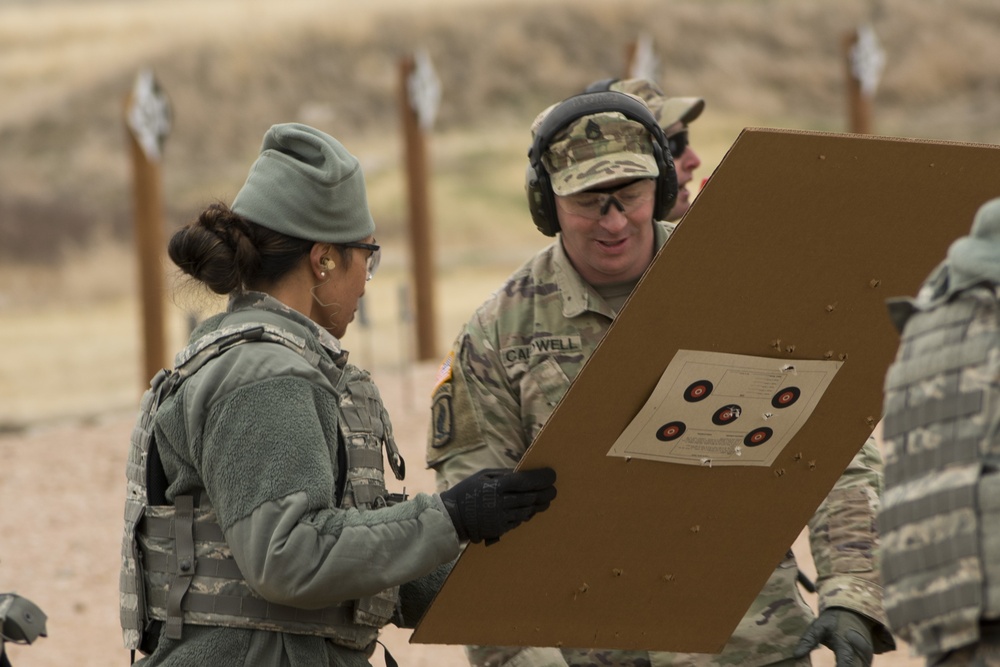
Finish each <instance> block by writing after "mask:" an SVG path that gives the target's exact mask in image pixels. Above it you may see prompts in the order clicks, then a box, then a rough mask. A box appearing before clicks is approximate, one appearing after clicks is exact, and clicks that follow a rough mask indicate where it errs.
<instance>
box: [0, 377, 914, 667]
mask: <svg viewBox="0 0 1000 667" xmlns="http://www.w3.org/2000/svg"><path fill="white" fill-rule="evenodd" d="M435 365H436V364H434V363H425V364H417V365H414V366H412V367H410V368H409V369H408V370H406V371H399V370H397V371H387V372H383V373H380V374H378V375H377V376H376V381H377V382H378V383H379V385H380V387H381V390H382V393H383V397H384V399H385V401H386V403H387V405H388V407H389V411H390V413H391V414H392V416H393V422H394V427H395V430H396V433H397V438H398V440H399V443H400V447H401V448H402V451H403V454H404V457H405V458H406V459H407V460H408V461H409V465H408V466H407V468H408V474H407V480H406V488H407V491H408V492H411V493H412V492H416V491H426V490H431V489H432V488H433V477H432V475H430V474H429V473H428V472H427V471H426V470H424V469H423V466H422V464H421V462H422V460H423V437H424V433H425V432H426V427H427V418H428V416H429V411H428V410H427V402H426V397H427V396H428V393H429V391H430V387H431V384H432V382H433V377H434V371H435ZM131 426H132V413H131V412H130V411H118V412H113V413H109V414H105V415H103V416H101V417H98V418H93V419H89V420H84V421H78V422H75V423H68V424H59V425H52V426H47V427H36V428H33V429H30V430H28V431H26V432H24V433H21V434H9V435H6V436H3V437H0V466H2V467H0V591H11V590H13V591H16V592H18V593H20V594H21V595H24V596H26V597H28V598H30V599H31V600H33V601H34V602H35V603H37V604H38V605H39V606H40V607H41V608H42V609H43V610H44V611H45V613H46V614H47V616H48V623H47V628H48V636H47V637H45V638H42V639H39V640H38V641H37V642H36V643H35V644H33V645H32V646H27V647H25V646H13V647H11V648H10V650H9V654H10V657H11V662H12V664H13V666H14V667H50V666H54V665H66V664H74V665H78V666H79V667H89V666H91V665H93V666H95V667H96V666H98V665H102V666H103V665H114V664H121V665H127V664H128V659H129V658H128V654H127V652H126V651H124V650H123V649H122V648H121V644H120V635H119V629H118V616H117V614H118V563H119V544H120V542H119V540H120V531H121V515H122V502H123V501H122V493H123V489H124V469H125V456H126V449H127V443H128V436H129V432H130V429H131ZM799 547H801V539H800V542H799V543H797V545H796V548H797V550H798V551H799V552H800V553H802V550H801V548H799ZM810 565H811V563H808V562H807V563H806V569H808V568H809V566H810ZM409 636H410V633H409V632H408V631H401V630H398V629H395V628H389V629H387V630H386V631H385V632H384V633H383V637H382V640H383V642H384V643H385V644H386V646H387V647H388V648H389V650H390V651H391V653H392V655H393V656H394V657H395V658H396V659H397V661H398V662H399V664H400V665H403V666H404V667H431V666H436V667H452V666H455V667H458V666H461V665H465V664H467V663H466V662H465V660H464V654H463V652H462V650H461V648H459V647H456V646H431V645H417V644H409V643H408V641H409ZM382 660H383V658H382V653H381V651H379V652H377V653H376V655H375V657H374V659H373V662H374V664H375V665H381V664H382ZM814 664H816V665H817V666H820V667H822V666H827V665H832V664H833V662H832V659H831V656H830V654H829V653H828V652H827V651H825V650H824V651H817V652H816V653H815V654H814ZM920 664H922V663H921V662H920V661H918V660H915V659H912V658H909V657H908V654H907V652H906V649H905V648H903V649H901V650H897V651H895V652H893V653H892V654H887V655H883V656H878V657H877V658H876V660H875V665H876V666H878V667H903V666H913V667H916V666H917V665H920Z"/></svg>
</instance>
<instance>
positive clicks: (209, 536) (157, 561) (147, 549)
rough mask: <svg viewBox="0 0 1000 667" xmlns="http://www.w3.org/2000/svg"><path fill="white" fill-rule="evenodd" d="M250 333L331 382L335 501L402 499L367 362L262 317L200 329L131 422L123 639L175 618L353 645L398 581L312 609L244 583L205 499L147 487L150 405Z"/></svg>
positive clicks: (396, 459) (375, 625)
mask: <svg viewBox="0 0 1000 667" xmlns="http://www.w3.org/2000/svg"><path fill="white" fill-rule="evenodd" d="M254 341H264V342H271V343H280V344H282V345H284V346H286V347H288V348H290V349H292V350H294V351H295V352H297V353H298V354H300V355H301V356H302V357H304V358H305V359H306V360H307V361H308V362H309V363H310V364H312V365H313V366H314V367H316V368H317V369H318V370H320V371H321V372H322V373H323V375H324V376H325V377H326V378H327V379H328V380H329V382H330V384H331V386H332V387H333V389H334V393H335V395H336V396H337V400H338V405H339V411H340V420H339V421H340V427H339V430H340V433H339V438H340V441H341V446H342V447H343V448H344V452H345V455H346V461H347V465H346V468H347V469H346V474H345V482H344V488H343V489H342V491H341V492H340V494H339V507H342V508H351V507H356V508H358V509H361V510H364V509H370V508H372V507H377V506H382V505H386V504H391V503H393V502H397V501H398V500H400V499H402V498H401V497H399V496H393V495H390V494H388V493H387V491H386V487H385V480H384V475H383V453H382V447H383V446H385V447H386V449H387V450H388V455H389V462H390V466H391V467H392V470H393V472H394V474H395V476H396V478H397V479H402V478H403V475H404V474H405V470H404V463H403V460H402V457H401V456H400V455H399V451H398V449H397V448H396V444H395V441H394V440H393V435H392V426H391V424H390V422H389V416H388V414H387V413H386V410H385V407H384V406H383V405H382V401H381V398H380V397H379V394H378V390H377V389H376V388H375V385H374V384H373V383H372V382H371V379H370V376H369V375H368V373H367V372H365V371H362V370H360V369H358V368H356V367H354V366H351V365H346V366H345V367H344V368H343V369H342V368H340V367H338V366H337V365H336V364H334V363H333V362H332V361H330V359H329V358H328V357H326V356H325V355H323V354H319V353H317V352H316V351H314V350H312V349H310V348H308V347H307V346H306V341H305V339H303V338H301V337H299V336H295V335H294V334H292V333H290V332H288V331H285V330H283V329H282V328H280V327H278V326H274V325H270V324H261V323H259V322H253V323H246V324H240V325H236V326H229V327H225V328H221V329H219V330H217V331H215V332H212V333H210V334H208V335H206V336H205V337H203V338H201V339H199V340H197V341H196V342H195V343H193V344H191V345H190V346H188V347H187V348H185V349H184V350H183V351H182V352H181V353H180V354H179V355H178V356H177V358H176V367H175V368H174V369H173V370H161V371H160V372H159V373H157V375H156V377H154V378H153V380H152V382H151V384H150V388H149V389H148V390H147V391H146V392H145V394H144V395H143V397H142V401H141V404H140V411H139V417H138V419H137V420H136V423H135V427H134V428H133V431H132V437H131V446H130V448H129V458H128V465H127V471H126V476H127V481H128V483H127V492H126V500H125V532H124V536H123V539H122V569H121V578H120V600H121V625H122V631H123V638H124V643H125V647H126V648H127V649H132V650H136V649H140V650H147V649H148V647H146V646H144V645H143V639H144V637H143V635H144V633H145V632H146V631H147V629H148V627H149V624H150V623H151V622H152V621H163V622H165V627H164V629H163V632H164V634H165V636H167V637H169V638H172V639H179V638H180V637H181V631H182V627H183V624H185V623H190V624H193V625H209V626H223V627H231V628H248V629H258V630H270V631H274V632H287V633H291V634H305V635H315V636H321V637H326V638H328V639H330V640H332V641H333V642H334V643H336V644H338V645H341V646H346V647H348V648H352V649H359V650H361V649H365V648H367V647H369V646H370V645H371V644H372V642H374V641H375V639H376V638H377V636H378V631H379V628H381V627H382V626H384V625H385V624H386V623H388V622H389V620H390V619H391V618H392V616H393V614H394V613H395V611H396V608H397V606H398V593H399V588H398V587H393V588H391V589H388V590H385V591H382V592H380V593H377V594H376V595H373V596H371V597H367V598H363V599H361V600H352V601H347V602H343V603H341V604H338V605H334V606H331V607H328V608H325V609H318V610H306V609H299V608H295V607H289V606H285V605H278V604H273V603H270V602H268V601H267V600H265V599H263V598H261V597H260V596H258V595H256V594H255V593H254V592H253V591H252V590H250V588H249V586H248V585H247V584H246V581H245V580H244V578H243V575H242V574H241V573H240V570H239V568H238V567H237V565H236V561H235V560H234V559H233V557H232V552H231V551H230V548H229V546H228V545H227V544H226V541H225V536H224V535H223V533H222V529H221V528H220V526H219V524H218V522H217V520H216V515H215V512H214V510H213V509H212V507H211V504H210V502H209V501H208V500H207V499H205V498H202V499H201V500H200V502H199V505H198V507H195V506H194V499H193V498H192V497H191V496H178V497H177V498H175V500H174V505H166V504H154V503H153V502H151V501H153V500H155V499H154V498H150V497H149V488H148V485H147V480H149V479H150V476H151V475H155V473H156V470H155V466H156V465H158V456H157V454H156V447H155V442H154V438H153V423H154V419H155V416H156V412H157V409H158V408H159V406H160V405H161V404H162V403H163V401H164V400H165V399H166V398H167V397H168V396H170V395H171V394H172V393H174V392H176V391H177V389H178V387H179V386H180V385H181V383H182V382H184V380H185V379H187V378H189V377H191V376H192V375H193V374H194V373H195V372H197V371H198V370H199V369H200V368H201V367H202V366H203V365H204V364H205V363H207V362H208V361H210V360H212V359H214V358H216V357H218V356H219V355H221V354H223V353H225V352H226V351H227V350H229V349H231V348H233V347H235V346H237V345H241V344H244V343H249V342H254ZM154 460H155V461H154ZM161 474H162V469H161ZM154 479H155V478H154ZM161 503H165V500H161Z"/></svg>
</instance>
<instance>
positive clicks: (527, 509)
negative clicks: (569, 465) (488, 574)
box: [441, 468, 556, 544]
mask: <svg viewBox="0 0 1000 667" xmlns="http://www.w3.org/2000/svg"><path fill="white" fill-rule="evenodd" d="M555 481H556V471H555V470H553V469H552V468H538V469H537V470H522V471H518V472H514V471H512V470H502V469H496V470H494V469H489V470H480V471H479V472H477V473H476V474H475V475H472V476H471V477H468V478H467V479H463V480H462V481H461V482H459V483H458V484H456V485H455V486H453V487H451V488H450V489H448V490H447V491H442V492H441V500H443V501H444V506H445V507H446V508H447V509H448V515H449V516H450V517H451V521H452V523H454V524H455V530H456V531H458V539H460V540H463V541H464V540H469V541H470V542H482V541H483V540H486V543H487V544H492V543H493V542H496V541H497V540H498V539H500V536H501V535H503V534H504V533H506V532H507V531H508V530H510V529H511V528H514V527H516V526H518V525H519V524H520V523H521V522H523V521H527V520H528V519H530V518H531V517H533V516H534V515H535V514H536V513H537V512H542V511H544V510H546V509H548V507H549V503H551V502H552V499H553V498H555V497H556V488H555V486H553V484H555Z"/></svg>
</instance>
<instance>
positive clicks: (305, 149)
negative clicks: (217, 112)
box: [232, 123, 375, 243]
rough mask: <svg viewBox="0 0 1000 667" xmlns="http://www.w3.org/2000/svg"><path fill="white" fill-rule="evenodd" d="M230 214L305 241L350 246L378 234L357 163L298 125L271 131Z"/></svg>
mask: <svg viewBox="0 0 1000 667" xmlns="http://www.w3.org/2000/svg"><path fill="white" fill-rule="evenodd" d="M232 210H233V211H234V212H235V213H238V214H239V215H241V216H243V217H244V218H247V219H248V220H252V221H253V222H256V223H257V224H259V225H261V226H264V227H267V228H268V229H273V230H274V231H276V232H281V233H282V234H287V235H288V236H294V237H295V238H300V239H305V240H307V241H317V242H322V243H346V242H351V241H357V240H359V239H363V238H367V237H369V236H372V235H373V234H374V233H375V221H374V220H372V214H371V212H370V211H369V210H368V197H367V195H366V194H365V178H364V174H362V173H361V164H360V163H359V162H358V159H357V158H356V157H354V156H353V155H351V154H350V153H349V152H348V151H347V149H346V148H344V147H343V145H341V143H340V142H339V141H337V140H336V139H334V138H333V137H331V136H330V135H329V134H326V133H325V132H321V131H320V130H317V129H315V128H312V127H309V126H308V125H302V124H300V123H284V124H280V125H272V126H271V128H270V129H269V130H268V131H267V133H266V134H265V135H264V142H263V144H262V145H261V147H260V156H258V158H257V160H256V162H254V163H253V166H252V167H251V168H250V174H249V175H248V176H247V180H246V183H244V184H243V187H242V188H241V189H240V191H239V193H237V195H236V199H235V200H233V205H232Z"/></svg>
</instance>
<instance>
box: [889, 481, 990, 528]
mask: <svg viewBox="0 0 1000 667" xmlns="http://www.w3.org/2000/svg"><path fill="white" fill-rule="evenodd" d="M975 502H976V482H975V481H973V482H972V483H970V484H966V485H964V486H958V487H954V488H950V489H944V490H942V491H938V492H937V493H933V494H931V495H927V496H923V497H921V498H917V499H915V500H912V501H910V502H907V503H901V504H899V505H893V506H891V507H883V508H882V512H881V513H880V514H879V517H878V520H879V531H880V532H882V533H888V532H889V531H891V530H896V529H897V528H899V527H900V526H902V525H904V524H913V523H920V522H921V521H924V520H926V519H929V518H930V517H932V516H938V515H944V514H948V513H950V512H954V511H955V510H958V509H962V508H964V507H970V508H971V507H974V506H975Z"/></svg>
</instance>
